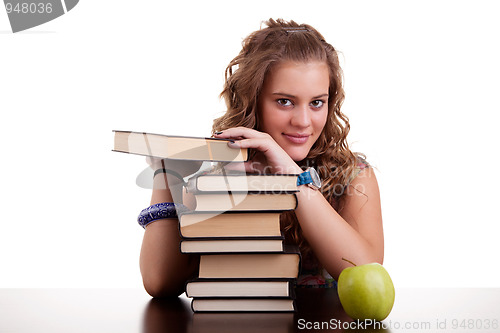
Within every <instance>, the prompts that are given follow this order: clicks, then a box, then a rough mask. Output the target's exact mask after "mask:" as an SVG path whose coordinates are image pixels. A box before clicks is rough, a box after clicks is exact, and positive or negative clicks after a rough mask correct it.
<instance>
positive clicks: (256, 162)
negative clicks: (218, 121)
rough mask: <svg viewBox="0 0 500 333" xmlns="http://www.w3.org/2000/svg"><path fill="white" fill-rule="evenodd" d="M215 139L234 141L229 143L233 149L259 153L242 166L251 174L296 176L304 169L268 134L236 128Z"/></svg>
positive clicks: (232, 166)
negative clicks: (250, 149)
mask: <svg viewBox="0 0 500 333" xmlns="http://www.w3.org/2000/svg"><path fill="white" fill-rule="evenodd" d="M215 137H217V138H221V139H232V140H234V141H235V142H234V143H229V144H228V145H229V147H232V148H253V149H255V150H256V151H257V153H256V154H255V156H254V157H253V158H252V160H249V161H247V162H244V163H243V164H242V166H243V169H244V170H242V171H246V172H251V173H274V174H296V173H301V172H302V169H301V168H300V167H299V166H298V165H297V163H295V161H294V160H292V158H291V157H290V156H289V155H288V154H287V153H286V151H284V150H283V148H281V147H280V146H279V145H278V144H277V143H276V141H274V139H273V138H272V137H271V136H270V135H269V134H267V133H264V132H259V131H256V130H254V129H250V128H246V127H234V128H229V129H227V130H224V131H223V132H222V133H221V134H216V135H215ZM237 165H238V163H231V164H230V165H229V166H230V168H235V166H237ZM239 165H241V164H239Z"/></svg>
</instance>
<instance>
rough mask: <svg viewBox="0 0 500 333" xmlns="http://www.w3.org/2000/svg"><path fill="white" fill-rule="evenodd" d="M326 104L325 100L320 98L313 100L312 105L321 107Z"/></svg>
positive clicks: (316, 107)
mask: <svg viewBox="0 0 500 333" xmlns="http://www.w3.org/2000/svg"><path fill="white" fill-rule="evenodd" d="M324 104H325V101H322V100H320V99H318V100H315V101H312V102H311V106H312V107H313V108H315V109H320V108H321V107H322V106H323V105H324Z"/></svg>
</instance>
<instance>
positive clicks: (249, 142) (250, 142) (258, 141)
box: [227, 138, 273, 153]
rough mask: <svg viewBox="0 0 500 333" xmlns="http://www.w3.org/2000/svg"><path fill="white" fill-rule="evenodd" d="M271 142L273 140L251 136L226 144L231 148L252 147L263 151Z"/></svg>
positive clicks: (267, 148)
mask: <svg viewBox="0 0 500 333" xmlns="http://www.w3.org/2000/svg"><path fill="white" fill-rule="evenodd" d="M272 144H273V142H272V141H271V140H269V139H268V138H253V139H243V140H239V141H234V142H228V144H227V145H228V146H229V147H231V148H253V149H257V150H258V151H261V152H263V153H265V152H267V151H268V150H269V149H270V148H271V146H272Z"/></svg>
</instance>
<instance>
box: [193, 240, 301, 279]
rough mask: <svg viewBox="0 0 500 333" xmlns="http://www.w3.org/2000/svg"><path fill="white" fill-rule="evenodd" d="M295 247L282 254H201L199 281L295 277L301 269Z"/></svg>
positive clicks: (288, 247) (287, 248)
mask: <svg viewBox="0 0 500 333" xmlns="http://www.w3.org/2000/svg"><path fill="white" fill-rule="evenodd" d="M300 259H301V258H300V252H299V250H298V248H297V247H291V246H285V250H284V252H281V253H231V254H203V255H201V256H200V266H199V275H198V277H200V278H297V277H298V275H299V267H300Z"/></svg>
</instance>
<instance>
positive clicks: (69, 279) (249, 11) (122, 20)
mask: <svg viewBox="0 0 500 333" xmlns="http://www.w3.org/2000/svg"><path fill="white" fill-rule="evenodd" d="M172 2H173V1H172ZM181 3H182V4H181ZM497 7H498V6H497V5H495V4H494V1H406V2H400V1H307V2H306V1H245V2H237V1H186V2H181V1H176V2H175V3H171V2H168V1H154V0H145V1H125V0H108V1H89V0H81V1H80V3H79V4H78V5H77V6H76V7H75V8H74V9H73V10H72V11H70V12H69V13H68V14H66V15H64V16H62V17H60V18H58V19H56V20H54V21H52V22H49V23H47V24H44V25H41V26H39V27H36V28H33V29H30V30H29V31H26V32H22V33H17V34H12V32H10V26H9V23H8V19H7V15H6V13H5V11H3V10H0V110H1V122H0V126H1V131H0V136H1V137H0V142H1V146H0V147H1V154H2V163H1V164H0V165H1V173H0V175H1V186H0V191H1V201H0V202H1V215H0V287H1V288H15V287H139V288H140V287H141V285H142V283H141V278H140V274H139V267H138V258H139V250H140V245H141V241H142V235H143V231H142V229H141V228H140V227H139V226H138V225H137V223H136V217H137V214H138V213H139V212H140V210H141V209H143V208H145V207H146V206H148V204H149V199H150V191H149V190H146V189H142V188H139V187H138V186H136V185H135V178H136V176H137V174H138V173H139V172H141V171H142V170H144V168H145V161H144V159H143V158H142V157H139V156H132V155H126V154H119V153H113V152H111V149H112V132H111V131H112V130H113V129H121V130H136V131H149V132H156V133H165V134H179V135H195V136H205V135H209V134H210V128H211V123H212V119H213V118H214V117H216V116H218V115H219V114H220V113H221V112H223V111H224V105H223V103H222V102H221V101H219V98H218V94H219V92H220V91H221V88H222V81H223V71H224V69H225V66H226V65H227V63H228V62H229V61H230V60H231V59H232V58H233V57H234V56H235V55H236V54H237V53H238V52H239V50H240V46H241V40H242V39H243V38H244V37H245V36H246V35H247V34H249V33H250V32H252V31H254V30H256V29H258V28H259V27H260V24H261V22H262V21H264V20H266V19H268V18H270V17H273V18H279V17H281V18H285V19H294V20H296V21H297V22H299V23H308V24H311V25H313V26H314V27H316V28H317V29H318V30H319V31H320V32H321V33H322V34H323V35H324V36H325V38H326V39H327V41H329V42H330V43H332V44H333V45H334V46H335V47H336V48H337V49H338V50H340V51H341V52H342V63H343V68H344V74H345V89H346V94H347V97H346V101H345V104H344V112H345V113H346V114H347V115H348V116H349V117H350V120H351V126H352V131H351V134H350V140H349V141H350V142H351V144H352V146H351V147H352V149H353V150H355V151H362V152H364V153H365V154H366V155H367V157H368V160H369V161H370V162H371V163H372V164H373V165H374V166H376V168H377V170H378V172H377V176H378V178H379V183H380V189H381V194H382V204H383V214H384V227H385V236H386V258H385V266H386V268H387V270H388V271H389V273H390V274H391V276H392V278H393V280H394V283H395V285H396V287H500V282H499V281H500V270H499V268H498V267H499V266H498V264H497V254H498V253H500V245H499V242H498V234H499V230H500V228H499V227H498V225H499V222H500V218H499V215H498V213H497V212H498V209H497V206H498V199H499V193H500V191H499V186H500V181H499V171H498V165H499V162H500V159H499V157H498V152H497V151H498V148H497V144H498V142H499V139H498V134H496V127H497V121H496V120H497V119H498V116H497V114H498V113H499V112H500V102H499V98H498V93H499V88H500V85H499V83H498V77H499V76H500V65H499V59H500V46H499V45H500V44H499V43H498V32H499V31H500V21H499V20H498V8H497Z"/></svg>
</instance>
